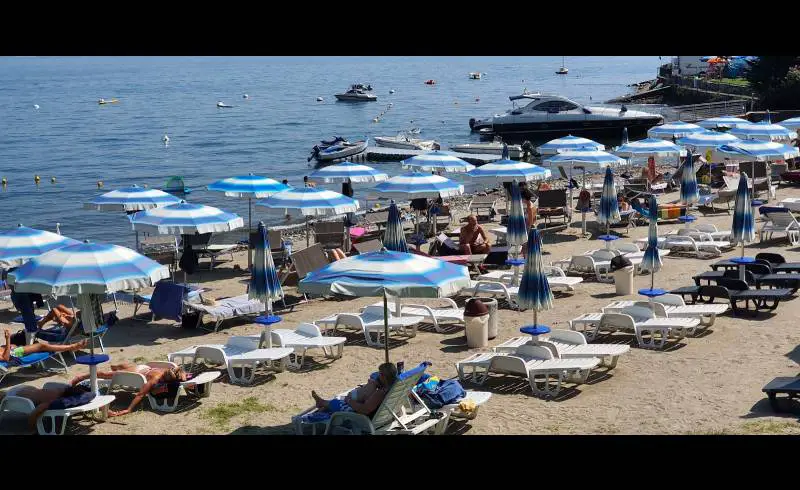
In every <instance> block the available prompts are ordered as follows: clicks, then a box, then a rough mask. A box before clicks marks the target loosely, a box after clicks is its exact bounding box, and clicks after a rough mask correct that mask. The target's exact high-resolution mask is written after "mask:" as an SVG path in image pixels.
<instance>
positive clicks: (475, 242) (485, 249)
mask: <svg viewBox="0 0 800 490" xmlns="http://www.w3.org/2000/svg"><path fill="white" fill-rule="evenodd" d="M458 244H459V248H460V252H461V253H462V254H463V255H472V254H487V253H489V250H491V248H492V247H491V246H490V245H489V236H488V235H487V234H486V232H485V231H484V230H483V227H482V226H481V225H479V224H478V218H476V217H475V215H474V214H470V215H469V217H467V224H466V226H463V227H462V228H461V232H460V234H459V237H458Z"/></svg>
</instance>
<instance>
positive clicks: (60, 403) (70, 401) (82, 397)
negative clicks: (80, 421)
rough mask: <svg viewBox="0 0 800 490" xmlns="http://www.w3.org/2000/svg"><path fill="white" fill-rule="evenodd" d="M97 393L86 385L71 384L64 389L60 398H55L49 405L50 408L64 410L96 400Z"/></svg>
mask: <svg viewBox="0 0 800 490" xmlns="http://www.w3.org/2000/svg"><path fill="white" fill-rule="evenodd" d="M95 396H96V395H95V393H93V392H92V391H91V390H89V389H88V388H86V387H85V386H81V385H76V386H70V387H69V388H67V389H66V391H64V394H63V395H61V397H60V398H57V399H55V400H53V401H52V402H51V403H50V406H49V407H48V409H49V410H64V409H67V408H72V407H79V406H81V405H86V404H87V403H89V402H90V401H92V400H94V397H95Z"/></svg>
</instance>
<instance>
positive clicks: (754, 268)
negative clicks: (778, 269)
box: [744, 263, 772, 274]
mask: <svg viewBox="0 0 800 490" xmlns="http://www.w3.org/2000/svg"><path fill="white" fill-rule="evenodd" d="M744 268H745V270H746V271H750V272H752V273H753V274H772V268H771V267H770V266H769V265H765V264H759V263H752V264H745V265H744Z"/></svg>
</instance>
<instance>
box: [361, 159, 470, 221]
mask: <svg viewBox="0 0 800 490" xmlns="http://www.w3.org/2000/svg"><path fill="white" fill-rule="evenodd" d="M375 190H376V191H377V192H378V193H379V194H380V195H381V196H383V197H388V198H392V199H422V198H426V199H437V198H440V197H441V198H442V199H445V198H448V197H452V196H460V195H461V194H463V193H464V186H463V185H462V184H459V183H458V182H455V181H453V180H450V179H448V178H446V177H442V176H441V175H432V174H429V173H424V172H416V171H415V172H407V173H404V174H401V175H396V176H394V177H392V178H390V179H389V180H386V181H384V182H381V183H380V184H378V185H376V186H375ZM434 219H435V218H434ZM416 231H417V232H419V219H417V227H416Z"/></svg>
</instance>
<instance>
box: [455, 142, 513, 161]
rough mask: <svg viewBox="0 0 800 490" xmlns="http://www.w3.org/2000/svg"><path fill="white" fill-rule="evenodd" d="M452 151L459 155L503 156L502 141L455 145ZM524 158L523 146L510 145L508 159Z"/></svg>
mask: <svg viewBox="0 0 800 490" xmlns="http://www.w3.org/2000/svg"><path fill="white" fill-rule="evenodd" d="M450 150H451V151H455V152H458V153H476V154H480V155H502V154H503V142H502V141H488V142H486V143H465V144H463V145H453V146H451V147H450ZM521 156H522V146H520V145H508V157H509V158H512V159H517V158H519V157H521Z"/></svg>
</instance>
